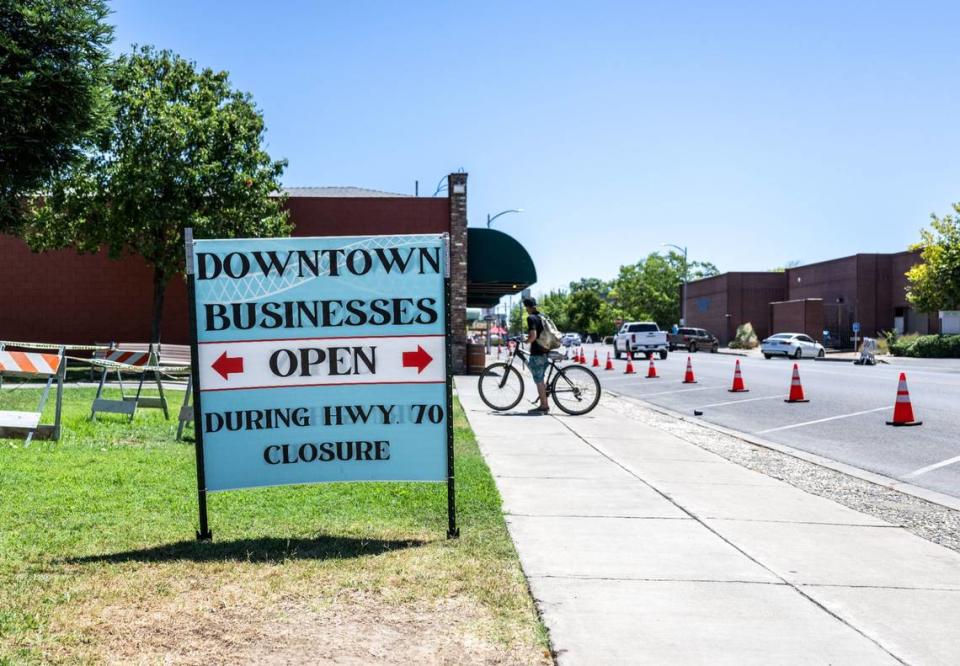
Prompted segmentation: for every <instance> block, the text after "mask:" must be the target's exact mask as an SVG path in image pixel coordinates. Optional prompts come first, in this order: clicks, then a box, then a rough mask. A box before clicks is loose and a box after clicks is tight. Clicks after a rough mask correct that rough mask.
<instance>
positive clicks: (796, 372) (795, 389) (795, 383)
mask: <svg viewBox="0 0 960 666" xmlns="http://www.w3.org/2000/svg"><path fill="white" fill-rule="evenodd" d="M784 402H810V401H809V400H807V399H806V398H804V397H803V385H802V384H801V383H800V368H799V367H797V364H796V363H794V364H793V378H792V379H791V380H790V397H789V398H787V399H786V400H784Z"/></svg>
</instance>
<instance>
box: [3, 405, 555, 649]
mask: <svg viewBox="0 0 960 666" xmlns="http://www.w3.org/2000/svg"><path fill="white" fill-rule="evenodd" d="M93 393H94V392H93V390H92V389H67V390H66V392H65V398H64V415H63V435H62V437H61V440H60V441H59V442H44V441H36V442H34V443H32V444H31V445H30V446H24V443H23V442H22V441H21V440H10V439H0V663H2V664H6V663H11V664H13V663H16V664H21V663H48V662H62V663H100V662H104V661H108V662H126V661H138V662H144V663H157V662H164V660H167V662H172V663H218V662H226V661H257V660H262V659H263V658H265V657H269V656H271V655H276V654H281V655H286V656H287V657H289V658H290V659H291V660H293V661H296V660H298V657H301V658H303V660H311V658H316V657H317V656H318V655H323V654H327V653H325V652H323V651H324V650H326V651H327V652H328V653H329V656H330V658H333V657H340V656H346V657H351V658H356V659H359V660H361V661H364V660H366V659H365V658H366V657H367V656H369V657H370V659H371V660H373V659H375V658H377V655H378V653H377V650H381V651H383V650H386V651H387V655H386V656H387V657H390V658H393V657H399V659H398V660H396V661H395V662H390V663H402V662H403V661H407V659H404V658H403V657H404V656H405V655H408V656H409V657H410V660H422V659H423V658H424V657H426V658H427V659H428V660H429V659H430V657H437V658H438V659H440V660H447V659H449V660H450V661H464V662H472V661H476V662H491V663H492V662H507V663H537V662H549V657H548V656H546V655H545V653H544V650H545V649H546V648H547V641H546V637H545V633H544V629H543V627H542V625H541V624H540V622H539V620H538V618H537V616H536V613H535V611H534V608H533V604H532V601H531V599H530V597H529V593H528V590H527V587H526V582H525V580H524V578H523V575H522V573H521V570H520V567H519V563H518V560H517V556H516V553H515V550H514V548H513V544H512V543H511V541H510V539H509V536H508V534H507V532H506V527H505V524H504V520H503V516H502V515H501V510H500V498H499V496H498V494H497V491H496V488H495V486H494V482H493V479H492V477H491V476H490V472H489V470H488V469H487V467H486V464H485V463H484V461H483V459H482V457H481V456H480V453H479V450H478V449H477V445H476V442H475V440H474V437H473V434H472V432H471V431H470V428H469V426H468V424H467V422H466V419H465V418H464V415H463V412H462V410H461V408H460V406H459V405H457V406H456V410H455V420H454V424H455V444H456V475H457V501H458V515H459V522H460V526H461V530H462V536H461V538H459V539H455V540H448V539H446V537H445V532H446V495H445V493H446V488H445V486H443V485H439V484H409V483H407V484H399V483H376V484H359V483H351V484H328V485H313V486H296V487H281V488H268V489H251V490H243V491H234V492H224V493H215V494H212V495H211V496H210V498H209V512H210V526H211V529H212V530H213V532H214V541H213V542H211V543H198V542H196V541H195V540H194V538H193V534H194V531H195V529H196V523H197V506H196V502H197V500H196V476H195V467H194V450H193V446H192V445H191V444H190V443H189V442H176V441H174V433H175V429H176V421H175V420H170V421H164V420H163V417H162V415H161V414H160V413H159V411H157V410H141V411H140V412H138V414H137V416H136V418H135V420H134V422H133V423H127V422H126V420H125V418H122V417H118V416H112V415H107V416H105V417H102V419H101V420H100V421H98V422H95V423H91V422H89V421H88V420H87V417H88V414H89V408H90V404H91V402H92V399H93ZM38 395H39V391H37V390H34V389H19V390H16V391H9V390H7V389H5V390H4V391H3V392H0V409H32V408H33V407H34V406H35V403H36V400H37V397H38ZM170 398H171V402H172V403H175V404H176V405H179V401H180V400H181V399H182V393H179V392H172V394H171V395H170ZM52 404H53V400H52V399H51V400H50V405H49V406H48V409H47V410H45V411H46V412H47V413H52ZM172 411H173V412H176V408H175V409H173V410H172ZM294 627H298V628H299V629H298V630H294V629H293V628H294ZM414 648H415V649H414ZM318 650H319V652H318ZM418 650H419V651H418ZM380 656H381V657H384V655H380ZM457 656H460V659H457ZM384 658H386V657H384ZM388 661H390V660H389V659H388Z"/></svg>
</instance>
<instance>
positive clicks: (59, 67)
mask: <svg viewBox="0 0 960 666" xmlns="http://www.w3.org/2000/svg"><path fill="white" fill-rule="evenodd" d="M107 12H108V10H107V4H106V2H105V0H3V2H0V233H6V232H13V231H16V230H17V229H18V228H19V226H20V225H21V223H22V222H23V221H24V217H25V215H26V211H27V207H26V205H25V204H26V202H27V201H29V200H30V199H31V198H32V197H35V196H36V195H38V194H40V193H41V192H42V191H43V190H44V189H45V185H46V183H47V182H48V180H49V179H50V178H51V177H53V176H54V175H55V174H56V173H58V172H59V171H61V170H62V169H64V168H65V167H67V166H68V165H70V164H71V163H73V162H74V161H75V160H76V159H77V158H78V156H79V155H80V151H81V150H82V149H83V148H85V147H88V146H89V140H90V139H91V138H92V136H93V134H94V132H95V131H96V130H97V129H98V128H100V127H101V126H102V125H103V123H104V122H105V121H106V119H107V116H108V106H107V96H108V92H109V86H108V82H107V75H108V67H107V61H108V59H109V51H108V48H107V47H108V46H109V44H110V42H111V41H112V40H113V28H111V27H110V26H108V25H106V24H105V23H104V19H105V18H106V16H107Z"/></svg>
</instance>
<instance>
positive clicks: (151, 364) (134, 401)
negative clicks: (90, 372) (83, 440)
mask: <svg viewBox="0 0 960 666" xmlns="http://www.w3.org/2000/svg"><path fill="white" fill-rule="evenodd" d="M132 346H134V345H124V348H123V349H121V348H120V345H111V348H110V349H109V350H108V351H107V352H106V353H104V355H103V356H96V357H94V358H91V359H90V365H91V366H93V367H95V368H100V369H101V373H100V384H99V385H98V386H97V395H96V396H94V398H93V407H92V408H91V409H90V420H91V421H94V420H96V418H97V414H98V413H100V412H106V413H109V414H126V415H128V416H129V417H130V418H129V420H130V421H133V417H134V415H135V414H136V413H137V408H138V407H143V408H149V409H162V410H163V417H164V418H166V419H169V418H170V413H169V411H168V410H167V398H166V396H165V395H164V394H163V382H162V381H161V379H160V372H161V371H160V369H159V367H158V366H159V355H158V354H157V352H156V350H155V349H154V346H153V345H152V344H150V345H146V349H129V348H128V347H132ZM112 371H115V372H116V373H117V382H118V383H119V385H120V399H119V400H117V399H109V398H104V397H103V389H104V385H105V384H106V382H107V375H108V374H109V373H110V372H112ZM121 372H127V373H135V374H138V375H140V381H139V382H137V392H136V393H135V394H134V395H125V394H124V392H123V377H122V376H121V374H120V373H121ZM150 372H153V379H154V381H155V382H156V385H157V390H158V391H159V393H160V395H159V397H155V396H144V395H141V393H142V392H143V384H144V381H146V379H147V374H149V373H150Z"/></svg>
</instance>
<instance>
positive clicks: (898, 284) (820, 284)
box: [686, 252, 939, 346]
mask: <svg viewBox="0 0 960 666" xmlns="http://www.w3.org/2000/svg"><path fill="white" fill-rule="evenodd" d="M919 261H920V256H919V254H918V253H915V252H897V253H894V254H855V255H852V256H849V257H842V258H839V259H831V260H829V261H821V262H818V263H815V264H807V265H805V266H797V267H795V268H788V269H787V270H786V271H784V272H782V273H773V272H765V273H724V274H722V275H717V276H714V277H710V278H704V279H702V280H695V281H693V282H691V283H689V285H687V295H686V312H687V320H688V324H689V325H690V326H699V327H703V328H706V329H708V330H710V331H711V332H713V333H714V334H715V335H716V336H717V337H718V338H720V342H721V343H722V344H725V343H727V342H729V341H730V339H731V338H733V336H734V334H735V333H736V330H737V326H739V325H740V324H743V323H745V322H750V323H752V324H753V327H754V329H755V330H756V332H757V335H758V336H760V337H761V338H763V337H765V336H767V335H770V334H772V333H776V332H782V331H790V332H802V333H807V334H808V335H811V336H812V337H814V338H816V339H817V340H821V341H822V340H823V339H824V334H823V332H824V330H826V331H829V333H830V343H832V344H834V345H836V346H846V345H848V344H849V343H850V338H851V336H852V333H853V331H852V326H853V323H854V322H859V323H860V331H861V332H860V335H861V336H862V335H867V336H870V337H876V336H878V335H879V334H880V332H881V331H891V330H896V331H899V332H901V333H903V332H916V333H935V332H937V330H938V327H939V322H938V320H937V316H936V314H934V315H933V316H928V315H926V314H922V313H917V312H915V311H914V310H913V309H912V308H911V307H910V305H909V303H908V302H907V295H906V290H907V279H906V277H905V275H904V274H905V273H906V272H907V270H908V269H909V268H910V267H911V266H913V265H914V264H916V263H918V262H919Z"/></svg>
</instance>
